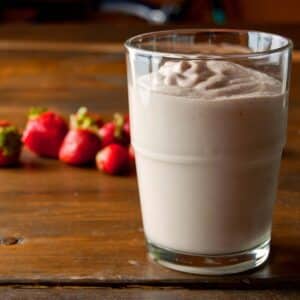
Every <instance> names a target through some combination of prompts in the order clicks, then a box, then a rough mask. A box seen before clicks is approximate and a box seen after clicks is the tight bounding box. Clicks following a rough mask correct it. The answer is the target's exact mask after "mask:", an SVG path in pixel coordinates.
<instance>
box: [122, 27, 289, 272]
mask: <svg viewBox="0 0 300 300" xmlns="http://www.w3.org/2000/svg"><path fill="white" fill-rule="evenodd" d="M125 47H126V57H127V71H128V93H129V109H130V117H131V133H132V145H133V148H134V151H135V156H136V166H137V178H138V186H139V195H140V202H141V210H142V219H143V225H144V233H145V238H146V241H147V246H148V253H149V256H150V257H151V258H152V259H154V260H155V261H157V262H158V263H160V264H161V265H164V266H166V267H169V268H172V269H175V270H179V271H184V272H189V273H197V274H229V273H237V272H241V271H245V270H248V269H252V268H255V267H257V266H259V265H261V264H262V263H264V262H265V261H266V260H267V258H268V255H269V251H270V240H271V227H272V210H273V206H274V201H275V198H276V190H277V181H278V173H279V167H280V160H281V154H282V150H283V147H284V145H285V142H286V125H287V111H288V91H289V77H290V69H291V49H292V42H291V41H290V40H289V39H287V38H284V37H282V36H279V35H276V34H270V33H264V32H256V31H243V30H214V29H212V30H198V29H195V30H194V29H191V30H171V31H160V32H153V33H146V34H141V35H138V36H135V37H132V38H130V39H129V40H128V41H126V43H125Z"/></svg>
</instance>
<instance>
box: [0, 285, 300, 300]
mask: <svg viewBox="0 0 300 300" xmlns="http://www.w3.org/2000/svg"><path fill="white" fill-rule="evenodd" d="M299 297H300V292H299V291H297V290H265V291H257V290H256V291H251V292H250V291H228V290H227V291H226V290H225V291H220V290H201V291H195V290H184V289H183V290H182V289H178V290H170V289H154V290H151V289H128V290H125V289H99V288H62V287H57V288H42V289H37V288H26V289H22V288H2V289H0V298H1V299H5V300H18V299H22V300H37V299H38V300H45V299H53V300H58V299H60V300H75V299H85V300H95V299H106V300H124V299H126V300H140V299H147V300H179V299H180V300H182V299H186V300H194V299H201V300H265V299H268V300H278V299H281V300H296V299H299Z"/></svg>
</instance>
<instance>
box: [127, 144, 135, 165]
mask: <svg viewBox="0 0 300 300" xmlns="http://www.w3.org/2000/svg"><path fill="white" fill-rule="evenodd" d="M128 155H129V160H130V161H131V162H134V161H135V155H134V150H133V147H132V145H129V148H128Z"/></svg>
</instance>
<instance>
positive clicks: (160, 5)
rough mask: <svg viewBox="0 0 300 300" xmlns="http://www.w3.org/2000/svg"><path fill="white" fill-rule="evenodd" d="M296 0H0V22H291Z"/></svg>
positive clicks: (299, 16)
mask: <svg viewBox="0 0 300 300" xmlns="http://www.w3.org/2000/svg"><path fill="white" fill-rule="evenodd" d="M299 11H300V1H299V0H285V1H282V0H143V1H142V0H141V1H138V0H1V1H0V22H1V23H23V22H25V23H64V22H72V23H74V22H87V23H91V22H92V23H99V22H108V23H109V22H131V23H132V24H137V23H139V22H146V23H151V24H153V23H154V24H174V23H175V24H193V25H201V24H215V25H221V26H222V25H227V24H274V23H278V24H295V23H300V13H299Z"/></svg>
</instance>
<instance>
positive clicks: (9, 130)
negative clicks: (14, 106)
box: [0, 120, 22, 167]
mask: <svg viewBox="0 0 300 300" xmlns="http://www.w3.org/2000/svg"><path fill="white" fill-rule="evenodd" d="M21 146H22V143H21V135H20V133H19V131H18V129H17V128H16V127H15V126H13V125H11V124H10V123H9V122H8V121H4V120H1V121H0V167H7V166H12V165H16V164H17V163H18V162H19V157H20V153H21Z"/></svg>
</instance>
